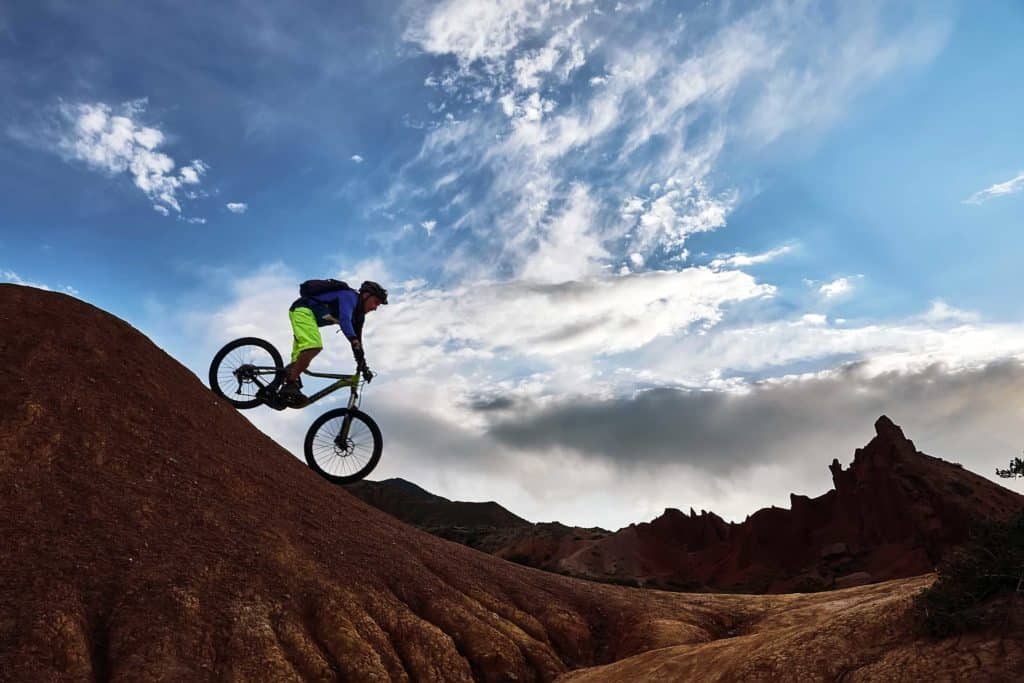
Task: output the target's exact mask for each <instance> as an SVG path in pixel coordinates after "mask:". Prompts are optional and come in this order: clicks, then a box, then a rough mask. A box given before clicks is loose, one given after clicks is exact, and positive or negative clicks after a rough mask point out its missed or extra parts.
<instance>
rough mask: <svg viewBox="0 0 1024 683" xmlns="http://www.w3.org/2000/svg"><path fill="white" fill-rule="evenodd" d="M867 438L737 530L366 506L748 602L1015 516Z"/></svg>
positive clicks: (964, 474) (1005, 497) (1000, 492)
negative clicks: (810, 493) (826, 473)
mask: <svg viewBox="0 0 1024 683" xmlns="http://www.w3.org/2000/svg"><path fill="white" fill-rule="evenodd" d="M875 432H876V435H875V437H874V438H873V439H872V440H871V442H870V443H868V445H867V446H865V447H864V448H861V449H858V450H857V451H856V453H855V455H854V460H853V464H852V465H851V466H850V468H849V469H846V470H844V469H843V468H842V466H841V465H840V464H839V461H838V460H833V461H832V464H831V465H830V470H831V472H832V479H833V482H834V485H835V488H834V490H832V491H829V492H828V493H826V494H824V495H822V496H819V497H818V498H808V497H806V496H799V495H796V494H793V495H791V496H790V503H791V505H790V509H789V510H785V509H781V508H767V509H763V510H759V511H757V512H755V513H754V514H753V515H751V516H750V517H749V518H748V519H747V520H745V521H744V522H742V523H739V524H730V523H727V522H725V521H724V520H722V518H721V517H719V516H717V515H715V514H714V513H712V512H706V511H704V510H701V511H700V513H696V512H694V511H693V510H692V509H691V510H690V512H689V514H685V513H683V512H680V511H679V510H675V509H668V510H666V511H665V513H664V514H663V515H662V516H661V517H658V518H657V519H655V520H654V521H652V522H650V523H647V524H635V525H631V526H629V527H627V528H625V529H621V530H619V531H617V532H615V533H611V532H608V531H604V530H602V529H580V528H578V527H567V526H564V525H561V524H557V523H552V524H534V525H529V524H527V523H525V522H524V521H523V520H521V519H520V518H518V517H515V516H514V515H512V514H511V513H509V512H508V511H506V510H504V508H500V506H497V505H496V504H495V503H452V502H451V501H448V500H447V499H444V498H440V497H437V496H433V500H432V501H431V503H430V514H429V515H426V514H424V509H423V507H422V506H420V505H419V504H417V503H416V502H415V501H413V500H407V501H406V502H402V503H400V502H398V500H399V499H401V498H403V496H402V495H401V493H400V490H399V487H398V486H396V485H395V483H389V482H374V483H368V484H367V486H368V487H369V486H373V487H376V489H377V490H378V493H377V494H376V495H377V499H379V498H380V497H381V495H382V494H381V493H380V491H381V490H382V489H393V490H392V498H391V501H392V504H391V505H390V506H389V507H387V508H384V509H385V510H387V511H388V512H390V513H391V514H394V515H396V516H397V517H399V518H400V519H402V520H404V521H406V522H409V523H411V524H415V525H416V526H419V527H420V528H422V529H424V530H426V531H430V532H431V533H434V534H437V535H439V536H442V537H444V538H448V539H451V540H455V541H458V542H460V543H464V544H466V545H469V546H471V547H474V548H478V549H480V550H484V551H486V552H490V553H493V554H495V555H498V556H499V557H504V558H506V559H510V560H514V561H516V562H519V563H521V564H525V565H528V566H533V567H538V568H541V569H546V570H548V571H554V572H558V573H562V574H568V575H570V576H577V577H582V578H588V579H594V580H598V581H606V582H615V583H627V584H634V585H642V586H648V587H658V588H665V589H670V590H709V589H710V590H725V591H742V592H757V593H784V592H794V591H816V590H824V589H828V588H845V587H849V586H853V585H858V584H862V583H871V582H874V581H883V580H887V579H894V578H900V577H908V576H917V575H919V574H923V573H926V572H929V571H932V570H933V569H934V568H935V566H936V565H937V564H938V562H939V560H940V559H941V558H942V557H943V555H944V554H945V553H946V552H948V551H949V550H950V548H952V547H954V546H955V545H957V544H959V543H961V542H962V541H963V540H964V539H965V538H966V535H967V532H968V529H969V527H970V525H971V523H972V522H973V521H974V520H977V519H981V518H1005V517H1007V516H1009V515H1011V514H1013V512H1014V511H1016V510H1019V509H1021V508H1022V507H1024V497H1022V496H1020V495H1019V494H1017V493H1014V492H1013V491H1010V490H1009V489H1006V488H1003V487H1002V486H999V485H998V484H996V483H994V482H991V481H989V480H988V479H985V478H983V477H980V476H978V475H976V474H973V473H972V472H968V471H966V470H964V469H963V468H962V467H961V466H959V465H955V464H952V463H948V462H945V461H944V460H940V459H939V458H933V457H931V456H929V455H925V454H924V453H921V452H919V451H918V450H917V449H916V448H915V447H914V443H913V442H912V441H910V440H909V439H907V438H906V437H905V436H904V434H903V431H902V430H901V429H900V428H899V427H898V426H896V425H895V424H893V422H892V421H891V420H890V419H889V418H888V417H886V416H882V417H881V418H879V419H878V421H877V422H876V423H875ZM406 485H408V484H406ZM420 490H421V491H422V489H420ZM354 492H355V493H356V495H359V496H360V497H363V498H364V500H367V501H368V502H370V503H375V499H374V498H371V497H368V496H366V495H365V494H364V493H363V491H362V490H355V491H354ZM423 493H424V494H426V492H423ZM426 495H428V496H429V495H432V494H426ZM473 505H479V506H489V507H487V508H482V509H481V511H482V512H483V511H484V510H486V511H487V514H486V515H484V514H481V515H480V516H479V517H477V518H474V517H473V514H472V513H473V511H474V510H475V508H467V507H464V506H473ZM460 506H463V507H460ZM494 507H497V508H498V509H499V510H500V511H501V514H497V513H495V512H494V511H493V508H494ZM455 515H458V517H457V520H458V521H457V522H453V521H452V520H454V519H456V517H455ZM506 518H508V519H510V520H512V521H510V522H505V521H503V520H504V519H506ZM446 521H447V522H448V523H445V522H446Z"/></svg>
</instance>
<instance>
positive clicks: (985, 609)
mask: <svg viewBox="0 0 1024 683" xmlns="http://www.w3.org/2000/svg"><path fill="white" fill-rule="evenodd" d="M1020 590H1024V513H1022V514H1018V515H1017V516H1016V517H1014V518H1013V519H1011V520H1009V521H1006V522H983V523H979V524H978V525H977V526H975V528H974V529H973V530H972V532H971V535H970V538H969V540H968V541H967V543H966V544H964V545H963V546H961V547H960V548H957V549H956V550H954V551H953V552H952V553H951V554H950V555H949V557H947V559H946V560H944V561H943V562H942V564H941V565H940V566H939V577H938V579H937V580H936V581H935V583H933V584H932V585H931V586H930V587H929V588H926V589H925V590H924V591H922V592H921V594H920V595H918V596H917V597H916V598H915V599H914V611H915V613H916V615H917V617H918V620H919V624H920V627H921V630H922V631H923V632H924V633H927V634H929V635H932V636H937V637H946V636H951V635H956V634H959V633H966V632H968V631H974V630H977V629H981V628H985V627H989V626H999V625H1003V624H1006V623H1008V621H1010V620H1011V618H1013V616H1014V615H1013V614H1012V613H1011V610H1012V609H1013V606H1012V605H1013V603H1014V602H1017V601H1018V600H1019V597H1016V596H1015V595H1014V594H1015V593H1017V592H1018V591H1020ZM1022 595H1024V594H1022Z"/></svg>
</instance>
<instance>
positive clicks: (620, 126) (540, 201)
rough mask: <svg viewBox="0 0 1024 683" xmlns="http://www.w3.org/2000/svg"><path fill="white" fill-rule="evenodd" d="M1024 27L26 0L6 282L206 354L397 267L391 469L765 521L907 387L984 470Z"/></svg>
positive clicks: (498, 496) (600, 515) (808, 487)
mask: <svg viewBox="0 0 1024 683" xmlns="http://www.w3.org/2000/svg"><path fill="white" fill-rule="evenodd" d="M1022 34H1024V7H1022V6H1021V5H1020V3H1017V2H1011V1H1007V2H987V3H958V2H920V3H915V2H907V3H902V4H900V5H899V6H898V7H896V6H893V5H892V4H891V3H873V2H863V3H834V4H833V3H809V2H781V1H780V2H759V3H749V2H746V3H745V2H733V3H703V2H692V3H670V2H656V1H640V2H596V1H595V2H582V1H581V2H573V1H571V0H565V1H554V0H515V1H511V0H510V1H508V2H503V3H491V2H476V3H465V4H459V3H454V2H440V3H437V2H430V3H427V2H415V1H412V0H407V1H405V2H395V3H389V2H374V3H355V2H353V3H326V2H325V3H311V4H307V5H305V6H304V7H303V8H301V9H297V8H296V6H294V4H292V3H283V2H280V3H279V2H255V3H252V2H248V3H230V2H227V3H218V4H217V6H216V7H212V8H202V9H196V8H192V9H190V10H189V11H188V12H183V11H182V10H181V9H180V6H179V5H177V4H174V3H160V2H153V3H145V4H140V3H95V4H86V3H65V2H13V3H5V4H3V5H0V88H2V89H3V92H4V93H5V97H4V98H3V101H2V102H0V140H2V143H0V206H2V207H3V209H2V211H0V276H2V279H3V280H7V281H13V282H25V283H31V284H35V285H37V286H45V287H49V288H53V289H61V290H64V291H69V292H71V293H73V294H75V295H76V296H79V297H81V298H83V299H85V300H87V301H90V302H92V303H95V304H96V305H99V306H101V307H102V308H105V309H106V310H109V311H111V312H113V313H115V314H116V315H119V316H120V317H123V318H125V319H127V320H128V321H129V322H131V323H132V324H134V325H135V326H136V327H138V328H139V329H141V330H142V331H144V332H146V333H147V334H149V335H150V336H152V337H153V338H154V339H155V340H156V341H157V342H158V343H159V344H160V345H161V346H163V347H164V348H165V349H167V350H168V351H169V352H170V353H172V354H173V355H175V357H177V358H178V359H179V360H181V361H182V362H184V363H185V364H186V365H188V366H189V367H191V368H192V369H193V370H195V371H196V372H197V374H199V375H200V376H203V375H204V374H205V366H206V363H207V362H208V358H209V357H210V356H211V355H212V353H213V351H214V350H216V348H218V347H219V346H220V345H221V344H223V343H224V342H226V341H228V340H229V339H231V338H233V337H236V336H241V335H243V334H258V335H262V336H266V337H268V338H270V339H273V340H274V341H275V342H276V343H278V344H279V345H280V346H282V347H286V346H287V344H288V338H289V334H288V328H287V318H286V316H285V309H286V307H287V304H288V303H289V302H290V300H291V298H292V297H293V296H294V289H295V286H296V284H297V283H298V281H300V280H302V279H306V278H308V277H322V276H329V275H330V276H342V277H347V278H352V279H356V280H358V279H361V278H373V279H378V280H381V281H382V282H384V284H385V285H387V286H389V288H391V290H392V291H393V292H394V296H393V299H394V303H393V304H392V305H390V306H388V307H387V308H384V309H382V310H381V311H380V312H379V313H375V314H374V316H373V317H372V318H371V320H370V321H369V322H368V330H369V331H368V339H367V346H368V353H369V356H370V360H371V363H372V364H373V365H374V366H375V369H377V370H378V371H379V372H380V373H381V375H380V379H379V381H378V382H375V383H374V385H373V387H371V390H370V392H369V394H368V396H367V404H366V407H367V409H368V410H369V412H371V413H373V414H374V415H377V416H378V417H379V418H380V422H381V423H382V426H383V428H384V432H385V434H386V435H388V437H389V441H388V453H387V456H386V457H385V459H384V461H383V462H382V465H381V469H380V471H379V472H378V475H379V476H403V477H406V478H409V479H412V480H414V481H417V482H418V483H420V484H421V485H424V486H425V487H427V488H429V489H431V490H435V491H436V492H438V493H441V494H443V495H447V496H450V497H454V498H462V499H495V500H499V501H501V502H502V503H504V504H506V505H507V506H508V507H510V508H512V509H513V510H515V511H516V512H517V513H519V514H523V515H525V516H527V517H529V518H531V519H554V518H558V519H561V520H563V521H568V522H576V523H581V524H587V525H592V524H603V525H605V526H618V525H622V524H626V523H628V522H631V521H642V520H644V519H647V518H649V517H651V516H653V515H655V514H657V513H658V512H660V510H661V508H663V507H666V506H679V507H683V508H684V509H685V508H687V507H689V506H691V505H693V506H694V507H696V508H698V509H699V508H701V507H704V508H709V509H715V510H717V511H719V512H721V513H722V514H725V515H726V516H728V517H732V518H741V517H742V516H743V515H744V514H746V513H747V512H750V511H752V510H753V509H755V508H756V507H757V506H759V505H765V504H785V503H786V494H787V493H788V492H789V491H797V492H802V493H810V494H815V493H819V492H821V491H823V490H825V489H826V488H827V487H828V485H829V482H828V473H827V470H826V468H825V465H826V464H827V462H829V461H831V459H832V458H833V457H839V458H840V459H841V460H845V459H848V457H849V455H850V453H851V451H852V448H854V447H856V446H859V445H863V443H864V442H866V440H867V439H868V438H869V437H870V435H871V428H870V422H871V420H872V419H873V418H874V417H877V415H878V414H880V413H881V412H888V413H889V414H890V415H891V417H893V419H894V420H896V421H897V422H898V423H901V424H903V425H904V427H905V428H906V430H907V431H908V433H909V434H910V436H911V437H912V438H916V439H917V440H918V444H919V446H920V447H922V448H923V449H924V450H926V451H928V452H930V453H932V454H934V455H939V456H943V457H947V458H948V459H953V460H959V461H962V462H964V463H965V464H967V465H969V466H971V467H973V468H975V469H977V470H979V471H981V472H982V473H983V474H988V473H990V472H991V470H992V469H993V468H994V467H995V466H996V465H1002V464H1005V462H1006V461H1008V460H1009V458H1010V457H1012V456H1014V455H1016V454H1018V453H1019V450H1020V448H1019V447H1018V444H1020V443H1021V442H1024V438H1022V437H1024V435H1022V434H1021V433H1020V431H1019V429H1018V427H1017V425H1018V424H1020V418H1021V417H1022V416H1024V415H1022V413H1024V404H1022V402H1021V399H1020V398H1019V397H1018V394H1020V392H1019V387H1018V386H1017V385H1016V384H1015V383H1014V382H1015V378H1016V377H1017V369H1018V368H1017V363H1019V360H1020V355H1021V348H1022V346H1021V344H1024V327H1022V326H1021V325H1020V323H1019V321H1020V319H1021V317H1022V314H1024V303H1022V302H1021V300H1020V297H1019V296H1017V294H1016V290H1017V287H1016V284H1017V280H1018V272H1019V254H1020V253H1021V249H1022V247H1024V236H1022V235H1024V231H1022V228H1024V225H1022V223H1024V218H1022V217H1024V133H1022V132H1021V127H1020V124H1019V121H1020V120H1021V119H1022V114H1024V91H1022V90H1021V89H1020V88H1019V87H1016V83H1018V82H1019V80H1020V74H1021V73H1022V70H1024V48H1022V47H1020V44H1019V43H1020V41H1019V36H1020V35H1022ZM325 337H326V339H327V346H328V348H327V352H325V354H323V356H322V357H321V359H319V360H318V363H322V364H323V365H324V366H327V365H329V364H330V365H337V366H344V365H345V364H346V363H348V362H349V361H348V360H347V358H346V353H347V350H346V349H345V348H344V346H345V345H344V344H341V343H339V342H338V341H337V339H336V338H335V335H333V334H331V333H330V332H329V331H326V334H325ZM940 387H941V388H942V391H941V392H940V390H939V388H940ZM652 396H654V397H660V398H661V402H660V403H659V404H658V405H660V406H662V407H663V408H664V409H665V410H666V411H667V414H668V415H678V419H668V421H667V424H666V425H663V426H662V427H658V428H645V425H648V426H649V424H648V422H646V421H645V420H646V418H645V417H644V416H645V415H647V414H648V413H649V408H650V405H651V404H650V401H651V397H652ZM645 411H647V412H645ZM673 411H676V412H673ZM250 417H251V418H252V419H253V420H254V422H255V423H256V424H257V425H258V426H259V427H260V428H262V429H264V430H265V431H267V432H268V433H270V434H271V435H272V436H274V437H275V438H277V439H278V440H279V441H281V443H283V444H284V445H286V446H288V447H289V448H292V449H294V450H297V448H298V444H299V443H300V440H301V436H302V434H303V432H304V431H305V426H306V425H307V424H308V422H309V419H312V416H311V415H308V414H305V413H287V414H273V415H269V414H265V413H259V414H255V415H250ZM584 419H585V420H593V421H595V424H597V423H599V424H602V425H611V426H612V427H615V426H616V425H617V426H618V427H620V429H619V431H616V432H615V433H616V434H618V435H632V437H631V440H627V441H626V442H623V443H620V444H619V446H618V447H617V449H611V448H601V447H600V445H595V444H594V443H593V440H592V439H590V438H584V436H581V432H580V430H579V429H577V428H576V426H577V424H578V422H579V421H580V420H584ZM611 441H612V442H616V443H618V440H617V439H612V440H611ZM631 443H635V446H630V444H631ZM627 451H628V452H627ZM751 452H756V454H757V456H756V457H754V458H752V459H751V457H750V453H751Z"/></svg>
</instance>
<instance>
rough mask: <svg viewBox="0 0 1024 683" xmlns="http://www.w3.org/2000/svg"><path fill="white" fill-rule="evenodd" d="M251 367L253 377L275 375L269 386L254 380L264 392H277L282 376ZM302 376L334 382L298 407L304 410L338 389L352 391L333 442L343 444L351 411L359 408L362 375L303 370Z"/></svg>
mask: <svg viewBox="0 0 1024 683" xmlns="http://www.w3.org/2000/svg"><path fill="white" fill-rule="evenodd" d="M251 367H252V372H253V375H254V376H259V375H268V374H271V373H273V374H274V375H275V378H274V380H273V381H272V382H271V383H270V384H269V385H265V384H262V383H261V382H260V381H259V380H258V379H257V380H256V383H257V384H258V385H260V386H261V387H262V388H263V389H264V390H268V391H270V392H275V391H276V390H277V387H278V386H279V385H280V382H281V381H282V376H281V375H278V373H277V368H272V367H266V366H251ZM302 374H304V375H309V376H310V377H320V378H322V379H333V380H336V381H335V382H334V383H333V384H330V385H328V386H326V387H324V388H323V389H321V390H320V391H318V392H316V393H315V394H313V395H312V396H310V397H309V398H307V399H306V402H305V403H304V404H303V405H302V406H299V407H301V408H306V407H307V406H311V405H313V404H314V403H316V402H317V401H319V400H320V399H322V398H323V397H325V396H327V395H329V394H333V393H334V392H335V391H337V390H338V389H343V388H345V387H348V388H349V389H351V390H352V393H351V394H349V397H348V409H349V414H348V415H346V416H345V419H344V420H342V423H341V430H339V432H338V435H337V437H335V442H337V443H339V444H343V443H344V442H345V441H347V440H348V432H349V429H350V428H351V426H352V417H351V411H352V410H355V409H356V408H358V407H359V385H360V384H361V383H362V379H363V378H362V375H360V374H359V373H358V372H357V373H356V374H354V375H344V374H340V373H333V372H311V371H310V370H304V371H303V372H302ZM264 400H265V401H267V405H270V406H271V407H273V408H275V409H277V410H281V406H277V405H274V403H271V402H270V400H268V399H264Z"/></svg>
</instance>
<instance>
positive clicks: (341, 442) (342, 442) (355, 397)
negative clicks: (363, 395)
mask: <svg viewBox="0 0 1024 683" xmlns="http://www.w3.org/2000/svg"><path fill="white" fill-rule="evenodd" d="M358 406H359V394H357V393H356V390H355V387H353V388H352V394H351V395H350V396H349V398H348V412H347V413H345V417H344V418H342V420H341V430H340V431H339V432H338V436H336V437H334V445H335V446H337V447H338V448H341V449H344V450H348V433H349V430H350V429H351V428H352V411H353V410H355V409H356V407H358Z"/></svg>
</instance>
